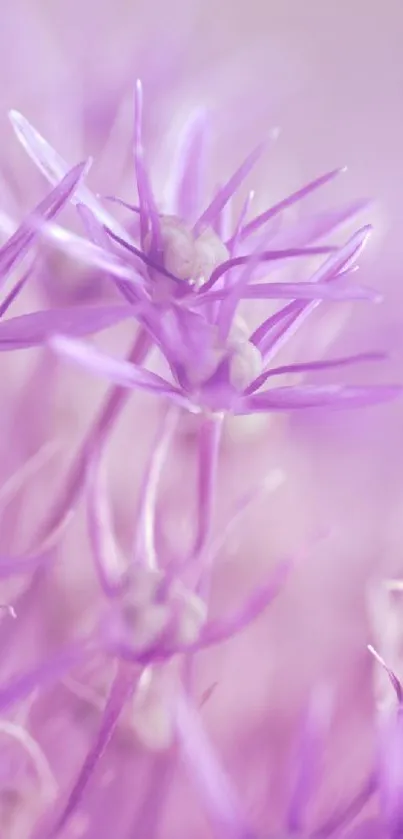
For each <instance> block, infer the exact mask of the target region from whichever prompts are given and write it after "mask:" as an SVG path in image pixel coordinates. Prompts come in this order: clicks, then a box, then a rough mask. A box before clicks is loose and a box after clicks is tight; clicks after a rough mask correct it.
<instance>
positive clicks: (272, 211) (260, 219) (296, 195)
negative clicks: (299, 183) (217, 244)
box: [238, 169, 345, 242]
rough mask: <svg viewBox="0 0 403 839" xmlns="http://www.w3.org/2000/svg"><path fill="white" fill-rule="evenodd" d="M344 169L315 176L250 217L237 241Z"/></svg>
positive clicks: (326, 182)
mask: <svg viewBox="0 0 403 839" xmlns="http://www.w3.org/2000/svg"><path fill="white" fill-rule="evenodd" d="M344 171H345V169H332V171H331V172H326V173H325V174H324V175H321V176H320V177H319V178H315V180H314V181H310V183H308V184H305V186H303V187H301V189H298V190H297V191H296V192H293V193H292V194H291V195H289V196H287V198H283V199H282V201H279V202H278V203H277V204H274V206H273V207H269V209H268V210H265V212H264V213H261V214H260V215H259V216H256V218H254V219H252V221H250V222H248V224H245V226H244V227H243V228H242V230H241V231H240V233H239V235H238V239H239V241H240V242H241V241H243V240H244V239H246V237H247V236H250V234H251V233H254V232H255V231H256V230H258V228H259V227H261V226H262V225H263V224H267V222H268V221H270V220H271V219H273V218H274V217H275V216H276V215H278V213H281V212H282V211H283V210H286V209H287V208H288V207H292V206H293V205H294V204H297V203H298V202H299V201H302V199H303V198H306V197H307V196H308V195H310V194H311V193H312V192H315V190H317V189H320V188H321V187H322V186H325V184H328V183H330V181H333V180H334V179H335V178H337V177H338V175H340V174H341V173H342V172H344Z"/></svg>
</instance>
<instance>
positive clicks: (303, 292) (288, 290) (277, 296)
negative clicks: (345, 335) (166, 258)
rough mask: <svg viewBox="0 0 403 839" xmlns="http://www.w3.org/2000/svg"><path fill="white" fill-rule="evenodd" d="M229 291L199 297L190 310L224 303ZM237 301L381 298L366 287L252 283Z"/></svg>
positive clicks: (373, 300) (374, 299)
mask: <svg viewBox="0 0 403 839" xmlns="http://www.w3.org/2000/svg"><path fill="white" fill-rule="evenodd" d="M229 292H230V289H220V291H210V292H208V293H207V294H205V295H204V294H203V295H202V294H198V295H197V296H195V298H194V299H193V300H192V307H193V308H196V307H197V308H199V307H200V306H203V305H204V304H205V303H214V302H216V301H219V300H225V299H226V298H227V297H228V295H229ZM239 299H240V300H335V301H338V302H341V301H343V300H345V301H349V300H350V301H351V300H365V301H369V300H370V301H372V302H373V303H380V302H381V301H382V296H381V295H380V294H379V292H378V291H376V289H372V288H369V287H366V286H361V285H357V286H346V285H342V284H340V285H339V284H338V285H330V284H329V285H326V284H325V283H315V284H314V283H304V282H301V283H252V284H249V285H247V286H246V288H244V289H243V290H242V291H241V293H240V295H239Z"/></svg>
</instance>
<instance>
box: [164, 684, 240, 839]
mask: <svg viewBox="0 0 403 839" xmlns="http://www.w3.org/2000/svg"><path fill="white" fill-rule="evenodd" d="M174 721H175V727H176V731H177V736H178V740H179V744H180V748H181V752H182V755H183V759H184V761H185V763H186V766H187V767H188V771H189V774H190V777H191V778H192V779H193V780H194V782H195V784H196V787H197V788H198V790H199V794H200V797H201V799H202V802H203V803H204V806H205V807H206V809H207V811H208V813H209V815H210V818H211V819H212V821H213V824H214V825H215V826H216V829H217V831H218V833H217V835H219V836H222V837H225V836H230V837H232V839H246V837H250V835H251V834H250V832H249V831H248V828H247V825H246V823H245V816H244V814H243V812H242V810H241V807H240V803H239V799H238V796H237V794H236V792H235V790H234V789H233V786H232V783H231V781H230V779H229V778H228V776H227V774H226V773H225V771H224V769H223V767H222V766H221V763H220V761H219V759H218V757H217V755H216V754H215V752H214V749H213V747H212V746H211V744H210V742H209V740H208V738H207V736H206V734H205V732H204V729H203V725H202V722H201V720H200V716H199V714H198V713H197V711H196V710H195V708H193V706H192V704H191V702H190V699H188V697H187V696H186V694H185V693H184V692H183V691H182V692H178V693H177V696H176V700H175V705H174Z"/></svg>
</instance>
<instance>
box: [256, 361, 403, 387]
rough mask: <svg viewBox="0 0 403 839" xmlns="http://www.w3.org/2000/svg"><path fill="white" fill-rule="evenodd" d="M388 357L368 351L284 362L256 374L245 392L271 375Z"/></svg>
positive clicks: (317, 369)
mask: <svg viewBox="0 0 403 839" xmlns="http://www.w3.org/2000/svg"><path fill="white" fill-rule="evenodd" d="M387 358H388V355H387V353H382V352H368V353H358V354H357V355H350V356H345V357H344V358H331V359H329V360H327V361H308V362H303V363H302V364H284V365H283V366H282V367H273V368H272V369H271V370H267V371H266V372H265V373H262V375H261V376H258V378H257V379H255V380H254V381H253V382H251V384H250V385H249V387H248V388H247V389H246V391H245V394H247V395H249V394H250V393H254V392H255V391H256V390H258V388H260V387H262V385H263V384H264V383H265V382H267V380H268V379H270V378H271V377H272V376H284V375H288V374H291V375H292V374H294V373H296V374H297V375H299V374H300V373H315V372H319V371H321V370H332V369H338V368H339V367H349V366H350V365H354V364H366V363H368V362H371V363H372V362H374V361H385V360H386V359H387Z"/></svg>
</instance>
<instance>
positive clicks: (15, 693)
mask: <svg viewBox="0 0 403 839" xmlns="http://www.w3.org/2000/svg"><path fill="white" fill-rule="evenodd" d="M94 651H95V644H93V643H91V642H89V643H87V644H83V643H82V644H80V645H75V646H72V647H70V648H69V649H66V650H62V651H61V652H59V653H58V654H57V655H55V656H54V657H53V658H52V659H49V660H48V661H45V662H43V663H42V664H38V665H37V666H36V667H33V668H32V669H31V670H28V671H27V672H26V673H23V674H22V675H20V676H14V677H13V678H11V679H10V680H9V682H8V683H6V684H3V685H0V711H2V712H3V711H6V710H7V709H8V708H10V707H11V706H12V705H14V704H15V703H16V702H19V701H21V700H24V699H26V698H27V697H28V696H30V694H31V693H32V692H33V691H34V690H36V689H37V688H40V687H44V686H46V685H52V684H55V682H57V681H58V680H59V679H62V678H63V677H64V676H66V675H67V673H69V672H70V671H71V670H73V669H74V668H75V667H79V666H80V665H82V664H83V663H84V662H85V661H86V659H87V658H88V656H89V655H93V653H94Z"/></svg>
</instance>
